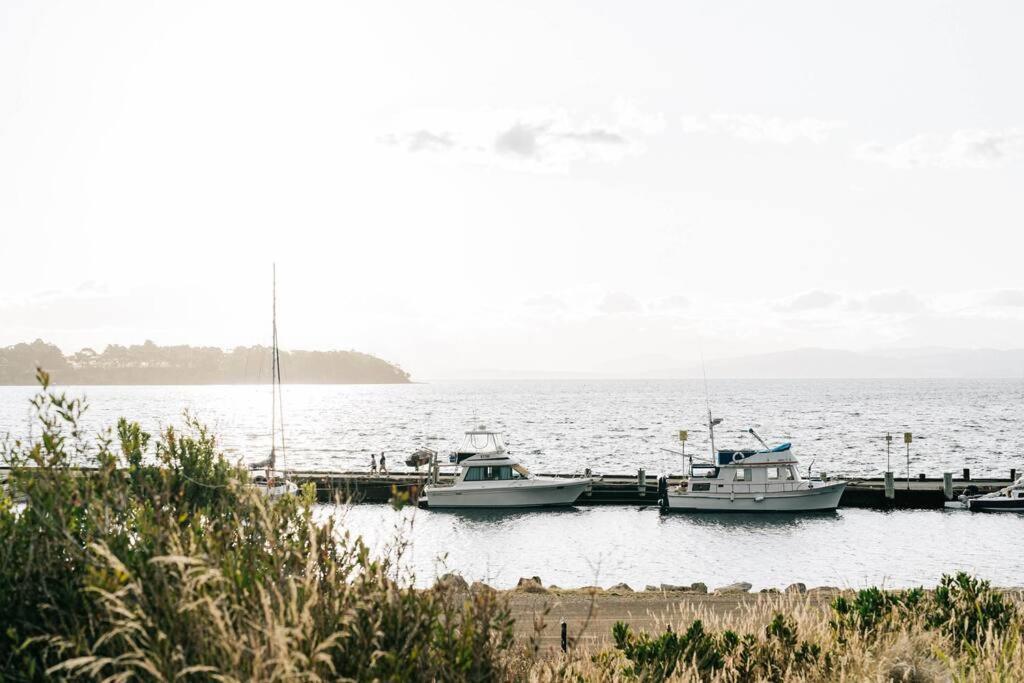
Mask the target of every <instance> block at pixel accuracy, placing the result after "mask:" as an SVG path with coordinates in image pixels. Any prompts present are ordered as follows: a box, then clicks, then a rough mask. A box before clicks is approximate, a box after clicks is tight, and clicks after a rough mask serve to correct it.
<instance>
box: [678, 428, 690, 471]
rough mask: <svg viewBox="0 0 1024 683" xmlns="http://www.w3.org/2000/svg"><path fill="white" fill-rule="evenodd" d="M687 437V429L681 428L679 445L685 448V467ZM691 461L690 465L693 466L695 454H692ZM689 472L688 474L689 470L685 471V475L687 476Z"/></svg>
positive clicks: (684, 461) (684, 463) (684, 462)
mask: <svg viewBox="0 0 1024 683" xmlns="http://www.w3.org/2000/svg"><path fill="white" fill-rule="evenodd" d="M686 437H687V432H686V430H685V429H680V430H679V445H680V446H681V447H682V449H683V467H686ZM690 461H691V462H690V466H691V467H693V462H692V461H693V456H692V455H691V456H690ZM687 474H688V472H683V476H686V475H687Z"/></svg>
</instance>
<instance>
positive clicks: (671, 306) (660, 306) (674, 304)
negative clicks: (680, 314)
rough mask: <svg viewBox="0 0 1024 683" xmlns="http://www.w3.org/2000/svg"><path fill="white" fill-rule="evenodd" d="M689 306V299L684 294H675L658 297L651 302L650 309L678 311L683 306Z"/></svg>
mask: <svg viewBox="0 0 1024 683" xmlns="http://www.w3.org/2000/svg"><path fill="white" fill-rule="evenodd" d="M689 306H690V300H689V299H687V298H686V297H685V296H682V295H679V294H676V295H673V296H666V297H663V298H661V299H658V300H657V301H655V302H654V303H653V304H651V309H652V310H655V311H680V310H682V309H684V308H689Z"/></svg>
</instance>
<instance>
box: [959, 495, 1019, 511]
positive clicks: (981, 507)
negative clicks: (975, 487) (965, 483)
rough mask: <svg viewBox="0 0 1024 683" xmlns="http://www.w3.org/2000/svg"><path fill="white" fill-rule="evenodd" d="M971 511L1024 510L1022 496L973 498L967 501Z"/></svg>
mask: <svg viewBox="0 0 1024 683" xmlns="http://www.w3.org/2000/svg"><path fill="white" fill-rule="evenodd" d="M966 507H967V509H968V510H970V511H971V512H1024V499H1022V498H987V499H985V498H971V499H968V500H967V501H966Z"/></svg>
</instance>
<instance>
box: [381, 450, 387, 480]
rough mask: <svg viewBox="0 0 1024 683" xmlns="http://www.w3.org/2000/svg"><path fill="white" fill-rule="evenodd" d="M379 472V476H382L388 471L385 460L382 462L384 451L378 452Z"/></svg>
mask: <svg viewBox="0 0 1024 683" xmlns="http://www.w3.org/2000/svg"><path fill="white" fill-rule="evenodd" d="M380 471H381V474H384V473H386V472H387V471H388V463H387V461H386V460H384V451H381V452H380Z"/></svg>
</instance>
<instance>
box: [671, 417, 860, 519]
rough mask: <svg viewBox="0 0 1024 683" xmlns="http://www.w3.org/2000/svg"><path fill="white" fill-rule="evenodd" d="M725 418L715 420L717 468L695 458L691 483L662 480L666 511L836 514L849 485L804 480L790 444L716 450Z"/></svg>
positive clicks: (713, 447)
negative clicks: (671, 484) (671, 483)
mask: <svg viewBox="0 0 1024 683" xmlns="http://www.w3.org/2000/svg"><path fill="white" fill-rule="evenodd" d="M721 421H722V420H721V418H718V419H714V420H712V419H711V416H710V414H709V415H708V424H709V426H710V428H711V452H712V453H713V454H714V456H715V460H714V464H707V463H697V464H694V463H693V461H692V458H691V460H690V472H689V476H688V478H687V480H686V481H685V482H684V483H682V484H681V485H680V486H678V487H676V488H674V489H669V487H668V480H667V478H665V477H662V478H660V479H659V480H658V493H659V497H660V499H661V505H662V508H663V509H665V510H679V511H707V512H811V511H820V510H835V509H836V507H838V506H839V499H840V498H841V497H842V495H843V490H844V489H845V488H846V482H845V481H836V482H825V481H821V480H813V479H804V478H803V477H801V476H800V471H799V469H798V462H797V459H796V458H795V457H794V456H793V453H792V446H791V444H789V443H784V444H780V445H778V446H775V447H769V446H768V445H767V444H766V443H765V442H764V441H762V440H761V438H760V437H759V436H757V434H756V433H755V432H754V430H753V429H750V430H748V432H749V433H750V434H752V435H753V436H754V437H755V438H756V439H757V440H758V441H760V442H761V445H762V446H763V449H761V450H719V451H717V452H716V451H715V445H714V444H715V441H714V428H715V425H717V424H720V423H721Z"/></svg>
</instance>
